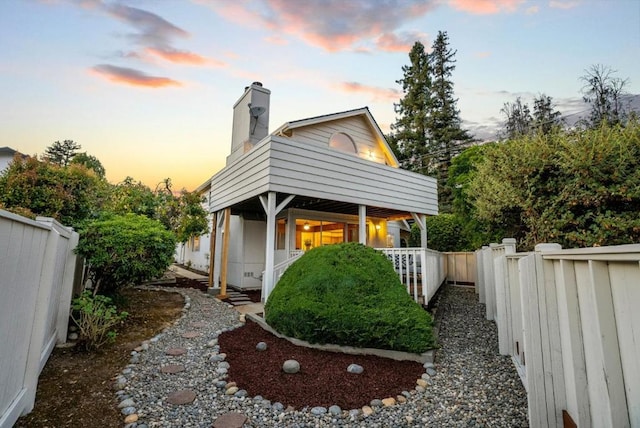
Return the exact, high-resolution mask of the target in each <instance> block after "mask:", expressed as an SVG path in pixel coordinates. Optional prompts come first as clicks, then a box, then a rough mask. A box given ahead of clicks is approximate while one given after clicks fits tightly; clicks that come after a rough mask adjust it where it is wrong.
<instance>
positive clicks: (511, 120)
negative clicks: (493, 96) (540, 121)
mask: <svg viewBox="0 0 640 428" xmlns="http://www.w3.org/2000/svg"><path fill="white" fill-rule="evenodd" d="M500 113H502V114H503V115H504V116H505V118H506V121H505V123H504V124H503V126H502V130H501V131H500V136H501V137H502V138H504V139H507V140H512V139H515V138H518V137H520V136H522V135H527V134H530V133H531V129H532V124H533V117H532V116H531V110H529V106H528V105H527V104H526V103H522V99H521V98H520V97H518V98H516V100H515V101H514V102H512V103H510V102H506V103H504V105H503V107H502V108H501V109H500Z"/></svg>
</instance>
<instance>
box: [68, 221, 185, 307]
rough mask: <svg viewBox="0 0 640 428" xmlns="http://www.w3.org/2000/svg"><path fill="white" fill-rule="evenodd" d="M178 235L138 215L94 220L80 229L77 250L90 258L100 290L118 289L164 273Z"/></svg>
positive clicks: (113, 292)
mask: <svg viewBox="0 0 640 428" xmlns="http://www.w3.org/2000/svg"><path fill="white" fill-rule="evenodd" d="M175 245H176V240H175V235H174V234H173V233H172V232H170V231H168V230H166V229H165V228H164V227H163V226H162V224H161V223H159V222H158V221H155V220H151V219H149V218H147V217H144V216H141V215H137V214H127V215H123V216H119V215H111V216H105V217H103V218H100V219H98V220H94V221H92V222H90V223H88V224H87V225H85V227H84V228H82V229H81V231H80V241H79V243H78V246H77V248H76V252H77V253H78V254H79V255H81V256H83V257H84V258H86V260H87V263H88V264H89V275H90V278H91V279H92V281H93V283H94V284H95V287H96V289H98V288H100V289H101V290H103V293H104V294H116V293H117V291H118V289H119V288H121V287H123V286H126V285H130V284H137V283H140V282H143V281H146V280H148V279H151V278H155V277H159V276H161V275H162V274H163V273H164V272H165V271H166V269H167V268H168V267H169V265H170V264H171V262H172V261H173V254H174V252H175Z"/></svg>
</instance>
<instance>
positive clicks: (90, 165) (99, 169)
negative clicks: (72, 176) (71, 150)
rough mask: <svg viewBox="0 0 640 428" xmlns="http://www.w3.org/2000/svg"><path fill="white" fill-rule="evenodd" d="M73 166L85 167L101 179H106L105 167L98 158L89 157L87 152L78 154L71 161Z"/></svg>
mask: <svg viewBox="0 0 640 428" xmlns="http://www.w3.org/2000/svg"><path fill="white" fill-rule="evenodd" d="M71 163H72V164H79V165H84V167H85V168H87V169H90V170H92V171H93V172H95V173H96V175H97V176H98V177H100V178H104V176H105V170H104V166H102V163H101V162H100V160H98V158H97V157H95V156H92V155H88V154H87V152H84V153H78V154H77V155H75V156H74V157H73V159H71Z"/></svg>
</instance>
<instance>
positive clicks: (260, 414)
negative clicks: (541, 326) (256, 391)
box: [114, 286, 528, 428]
mask: <svg viewBox="0 0 640 428" xmlns="http://www.w3.org/2000/svg"><path fill="white" fill-rule="evenodd" d="M150 288H152V287H150ZM172 291H176V292H179V293H181V294H182V295H183V296H184V297H185V308H184V309H183V315H182V317H181V318H180V319H179V320H177V321H176V323H175V324H174V325H172V326H170V327H168V328H166V329H165V330H163V332H162V333H160V334H158V335H157V336H155V337H153V338H150V340H148V341H145V342H144V343H143V346H142V347H143V350H142V351H141V352H136V353H135V354H133V355H132V357H131V364H129V365H128V366H127V367H126V368H125V369H124V370H123V372H122V373H119V374H118V375H117V376H116V377H115V379H116V380H115V383H114V388H115V389H114V393H115V394H116V397H117V398H118V403H122V402H125V404H127V406H126V407H124V408H121V410H123V415H124V414H125V412H124V411H125V409H126V415H132V414H137V416H138V420H137V422H134V423H131V424H125V423H124V422H123V426H125V425H126V426H129V427H131V428H141V427H149V428H153V427H161V426H162V427H166V426H176V427H177V426H181V427H211V426H212V425H213V423H214V422H215V420H216V419H217V418H218V417H219V416H221V415H223V414H226V413H228V412H238V413H241V414H243V415H245V416H246V417H247V418H248V419H247V421H246V422H245V424H244V425H243V426H244V427H283V426H286V427H331V426H340V427H380V428H382V427H391V426H392V427H419V426H455V427H514V426H517V427H526V426H528V419H527V397H526V392H525V390H524V388H523V386H522V383H521V381H520V378H519V377H518V375H517V373H516V370H515V368H514V366H513V364H512V362H511V360H510V358H509V357H506V356H501V355H499V354H498V343H497V330H496V326H495V324H494V323H493V322H491V321H487V320H485V319H484V313H485V307H484V305H482V304H479V303H478V301H477V297H476V294H475V293H474V291H473V289H467V288H461V287H453V286H445V288H444V289H443V290H442V292H441V294H440V296H439V301H438V304H437V314H438V315H437V316H436V321H437V326H438V342H439V345H440V346H441V347H440V349H439V350H438V351H437V353H436V361H435V363H434V364H430V363H427V364H425V374H424V375H423V378H422V379H420V383H416V385H413V386H412V385H407V391H403V392H402V395H401V396H399V398H402V399H406V402H402V403H401V404H396V405H391V406H386V405H384V404H383V403H382V402H381V401H380V400H374V401H375V403H373V402H372V403H371V406H363V408H360V409H340V408H337V406H335V407H333V406H332V407H330V408H329V409H326V408H311V409H309V408H305V409H302V410H291V409H290V408H285V407H284V406H283V405H282V404H281V403H271V402H270V401H269V400H265V399H263V398H262V397H259V396H257V397H253V398H252V397H249V396H247V395H246V391H245V392H244V393H243V392H241V391H243V390H238V389H235V388H236V385H232V384H228V383H227V382H226V376H225V374H224V372H225V370H226V369H227V368H228V363H227V362H226V361H224V359H225V355H224V354H221V353H220V349H219V346H218V344H217V340H216V339H217V337H218V335H220V334H221V333H222V332H224V331H227V330H231V329H234V328H236V327H239V326H240V325H242V323H241V322H240V317H239V314H238V312H237V311H235V310H234V309H232V308H231V307H230V306H229V305H227V304H226V303H222V302H220V301H218V300H216V299H215V298H212V297H211V296H208V295H206V294H204V293H202V292H201V291H199V290H192V289H177V290H176V289H173V290H172ZM193 333H198V335H195V334H193ZM185 335H186V336H185ZM192 336H195V337H192ZM175 348H184V349H186V353H185V354H183V355H177V356H172V355H168V354H167V353H166V351H167V350H168V349H175ZM170 364H180V365H182V366H184V367H185V370H184V371H181V372H178V373H173V374H171V373H162V372H161V371H160V367H162V366H167V365H170ZM423 382H426V386H424V387H423V386H421V384H423ZM230 385H231V386H230ZM230 388H234V389H232V390H234V393H233V394H228V392H229V389H230ZM411 388H413V389H411ZM179 391H180V392H181V393H183V394H184V393H189V392H193V393H195V394H196V399H195V401H193V402H191V403H190V404H185V405H173V404H170V403H168V402H167V397H169V396H170V395H171V394H174V393H176V392H179ZM380 398H381V399H382V398H385V397H380ZM378 401H380V402H378ZM398 402H399V403H400V401H398ZM123 421H124V418H123Z"/></svg>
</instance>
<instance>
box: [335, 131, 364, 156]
mask: <svg viewBox="0 0 640 428" xmlns="http://www.w3.org/2000/svg"><path fill="white" fill-rule="evenodd" d="M329 147H331V148H333V149H336V150H340V151H343V152H347V153H358V149H356V143H354V142H353V139H352V138H351V137H350V136H348V135H347V134H345V133H344V132H338V133H336V134H333V135H332V136H331V139H329Z"/></svg>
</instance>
